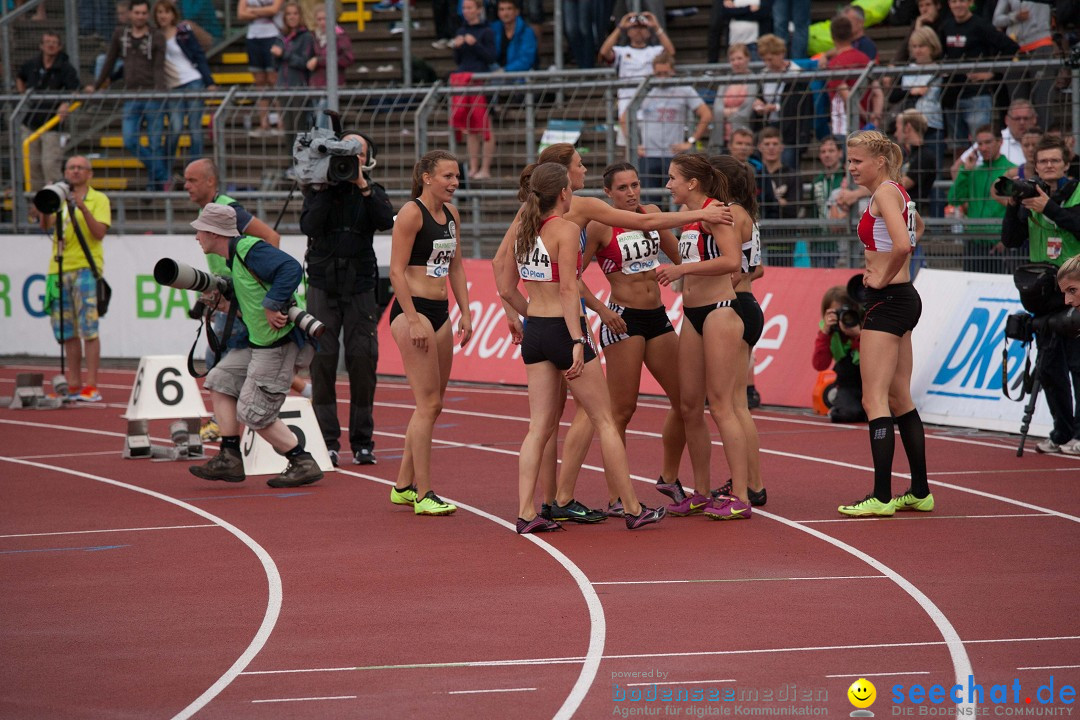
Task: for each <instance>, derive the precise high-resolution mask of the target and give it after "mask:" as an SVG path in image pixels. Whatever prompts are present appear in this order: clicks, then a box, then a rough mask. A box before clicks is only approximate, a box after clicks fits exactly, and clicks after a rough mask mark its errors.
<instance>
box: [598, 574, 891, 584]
mask: <svg viewBox="0 0 1080 720" xmlns="http://www.w3.org/2000/svg"><path fill="white" fill-rule="evenodd" d="M883 578H885V575H829V576H823V577H760V578H723V579H716V580H606V581H603V582H600V581H598V582H594V583H593V585H677V584H681V583H689V584H692V583H743V582H776V581H791V580H881V579H883Z"/></svg>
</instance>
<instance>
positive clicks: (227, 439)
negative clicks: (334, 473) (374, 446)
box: [188, 203, 323, 488]
mask: <svg viewBox="0 0 1080 720" xmlns="http://www.w3.org/2000/svg"><path fill="white" fill-rule="evenodd" d="M191 226H192V227H193V228H195V229H196V230H197V231H198V232H197V234H196V235H195V237H196V239H197V240H198V241H199V245H200V246H201V247H202V250H203V252H204V253H206V254H207V255H209V254H215V255H220V256H222V257H223V258H225V262H226V264H227V265H228V266H229V267H230V268H231V269H232V281H233V294H234V295H235V297H234V298H233V299H232V302H235V303H237V304H238V306H239V309H240V312H241V313H243V315H244V322H245V324H246V325H247V328H248V333H249V343H250V346H251V347H250V348H248V349H237V350H233V351H232V352H230V353H229V354H227V355H226V356H225V357H224V358H222V359H221V361H220V362H219V363H218V364H216V365H215V366H214V367H213V369H212V370H211V371H210V373H209V374H208V375H207V376H206V383H205V384H204V387H205V388H206V389H207V390H209V391H210V399H211V401H212V402H213V405H214V417H216V418H217V422H218V425H219V426H220V427H221V451H220V452H219V453H218V454H217V455H215V456H214V457H213V458H211V459H210V461H209V462H207V463H205V464H203V465H193V466H191V467H189V468H188V470H190V471H191V474H192V475H194V476H196V477H200V478H202V479H204V480H224V481H225V482H243V481H244V480H245V479H246V475H245V474H244V460H243V457H242V456H241V454H240V424H241V423H243V424H244V425H246V426H247V427H249V428H251V429H252V430H253V431H254V432H256V433H257V434H258V435H259V436H260V437H262V438H263V439H264V440H266V441H267V442H268V443H270V445H272V446H273V448H274V450H276V451H277V452H278V453H280V454H281V455H284V456H285V457H286V458H287V459H288V461H289V465H288V467H286V468H285V470H284V472H282V473H281V474H280V475H278V476H277V477H274V478H271V479H270V480H268V481H267V483H266V484H267V485H269V486H270V487H274V488H283V487H298V486H300V485H307V484H308V483H313V482H315V481H316V480H320V479H322V476H323V474H322V471H321V470H320V469H319V465H318V463H317V462H316V461H315V458H313V457H312V456H311V454H310V453H308V452H306V451H305V450H304V445H303V443H302V442H301V441H300V440H299V439H298V438H297V437H296V435H294V434H293V431H292V430H290V429H289V427H288V426H287V425H285V423H283V422H282V421H281V420H280V419H279V418H278V411H279V410H281V405H282V403H284V402H285V395H286V393H288V392H289V386H290V384H291V383H292V379H293V374H294V372H295V371H296V369H297V367H299V366H301V365H302V364H303V362H302V361H300V358H301V357H302V356H307V357H310V354H309V353H308V352H303V353H302V352H301V348H303V347H304V345H305V342H306V339H305V337H304V335H303V333H302V332H301V331H300V329H299V328H298V327H296V326H295V325H293V323H291V322H290V321H289V317H288V315H286V313H287V312H288V310H289V308H290V306H291V305H292V304H293V293H294V292H295V291H296V288H297V286H299V285H300V281H301V280H302V279H303V274H304V273H303V268H301V267H300V263H298V262H297V261H296V260H294V259H293V258H292V257H291V256H289V255H288V254H286V253H284V252H282V251H281V250H278V249H277V248H275V247H273V246H272V245H270V244H268V243H266V242H264V241H262V240H259V239H258V238H253V237H238V236H239V232H238V231H237V229H236V211H235V210H234V209H233V208H231V207H229V206H227V205H218V204H216V203H211V204H209V205H207V206H206V207H205V208H203V211H202V214H201V215H200V216H199V218H198V219H197V220H195V222H193V223H191Z"/></svg>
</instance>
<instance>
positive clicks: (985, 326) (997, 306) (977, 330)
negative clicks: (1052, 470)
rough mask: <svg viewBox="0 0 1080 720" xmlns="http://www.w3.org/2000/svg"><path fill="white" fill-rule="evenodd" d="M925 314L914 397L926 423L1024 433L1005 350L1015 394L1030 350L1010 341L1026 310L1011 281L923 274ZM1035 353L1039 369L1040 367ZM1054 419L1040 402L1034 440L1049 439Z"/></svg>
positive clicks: (915, 342) (918, 282) (918, 334)
mask: <svg viewBox="0 0 1080 720" xmlns="http://www.w3.org/2000/svg"><path fill="white" fill-rule="evenodd" d="M915 287H916V288H917V289H918V291H919V295H920V296H922V302H923V313H922V318H921V319H920V320H919V325H918V327H916V328H915V332H914V333H913V334H912V350H913V354H914V372H913V374H912V381H911V392H912V397H914V399H915V404H916V405H917V406H918V408H919V414H920V415H921V416H922V418H923V420H925V421H927V422H932V423H938V424H941V425H958V426H961V427H973V428H980V429H983V430H1000V431H1004V432H1019V430H1020V423H1021V421H1022V419H1023V415H1024V406H1025V405H1026V404H1027V400H1026V398H1025V401H1024V402H1022V403H1017V402H1013V401H1011V400H1008V399H1007V398H1006V397H1005V396H1004V395H1003V394H1002V392H1001V386H1002V366H1003V363H1002V351H1003V350H1005V351H1006V352H1007V357H1008V383H1009V394H1010V395H1012V396H1013V397H1016V396H1017V395H1018V394H1019V389H1016V390H1015V391H1014V390H1013V385H1014V383H1016V381H1017V379H1018V378H1019V377H1020V375H1021V373H1023V370H1024V348H1023V347H1022V345H1021V343H1020V342H1018V341H1016V340H1009V341H1006V340H1005V318H1007V317H1008V316H1009V315H1011V314H1012V313H1016V312H1022V311H1023V309H1024V308H1023V307H1022V306H1021V305H1020V299H1019V297H1018V295H1017V293H1016V287H1015V286H1014V285H1013V280H1012V276H1011V275H988V274H984V273H964V272H954V271H948V270H923V271H921V272H920V273H919V275H918V277H917V278H916V279H915ZM1034 354H1035V353H1034V351H1033V352H1032V364H1034ZM1051 426H1052V421H1051V419H1050V413H1049V411H1048V410H1047V409H1046V401H1045V399H1043V398H1040V400H1039V402H1038V404H1037V405H1036V409H1035V415H1034V417H1033V419H1032V422H1031V429H1030V434H1031V435H1033V436H1038V437H1046V436H1047V435H1049V433H1050V428H1051Z"/></svg>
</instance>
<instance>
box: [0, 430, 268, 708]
mask: <svg viewBox="0 0 1080 720" xmlns="http://www.w3.org/2000/svg"><path fill="white" fill-rule="evenodd" d="M0 422H4V421H0ZM15 424H18V423H15ZM0 461H2V462H9V463H15V464H18V465H26V466H28V467H34V468H38V469H39V470H47V471H51V472H57V473H62V474H64V475H74V476H75V477H81V478H86V479H87V480H94V481H96V482H100V483H104V484H106V485H113V486H115V487H118V488H122V489H124V490H131V491H133V492H137V493H142V494H143V495H149V496H150V497H152V498H156V499H158V500H163V501H164V502H167V503H170V504H172V505H176V506H177V507H179V508H182V509H184V510H187V511H188V512H192V513H195V514H196V515H198V516H200V517H203V518H206V519H207V520H209V521H210V522H212V523H214V524H215V525H219V526H220V527H222V528H224V529H225V530H228V531H229V532H230V533H232V535H233V536H235V537H236V538H237V539H238V540H239V541H240V542H242V543H244V545H246V546H247V547H248V548H249V549H250V550H251V551H252V552H253V553H255V556H256V557H257V558H259V562H260V563H261V564H262V568H263V572H264V573H265V574H266V584H267V598H266V611H265V612H264V613H263V619H262V623H261V624H260V625H259V629H258V630H257V631H256V632H255V636H254V637H253V638H252V639H251V642H250V643H249V644H248V646H247V648H246V649H245V650H244V652H243V653H242V654H241V655H240V657H238V658H237V659H236V661H235V662H234V663H233V664H232V665H231V666H230V667H229V668H228V669H227V670H226V671H225V673H224V674H223V675H222V676H221V677H219V678H218V679H217V681H216V682H214V684H213V685H211V686H210V687H208V688H207V689H206V690H205V691H204V692H203V693H202V694H201V695H199V697H197V698H195V699H194V700H192V701H191V703H190V704H188V706H187V707H185V708H184V709H182V710H181V711H180V712H178V713H177V714H176V715H174V716H173V718H174V720H186V719H187V718H190V717H191V716H192V715H194V714H195V713H197V712H199V710H201V709H202V708H204V707H206V705H207V703H209V702H210V701H211V700H213V699H214V698H215V697H217V696H218V695H219V694H220V693H221V691H222V690H224V689H225V688H226V687H228V686H229V683H231V682H232V681H233V680H235V679H236V677H237V676H238V675H239V674H240V673H241V672H243V670H244V668H246V667H247V666H248V665H249V664H251V661H252V660H254V659H255V656H256V655H258V654H259V651H260V650H262V648H263V646H264V645H266V641H267V639H269V637H270V633H271V632H273V630H274V625H275V624H276V623H277V619H278V614H279V613H280V612H281V575H280V574H279V573H278V569H277V565H275V564H274V559H273V558H272V557H270V553H268V552H266V550H265V549H264V548H263V546H262V545H260V544H259V543H257V542H255V540H254V539H253V538H252V537H251V536H250V535H248V534H247V533H245V532H244V531H243V530H241V529H240V528H238V527H236V526H235V525H233V524H232V523H229V522H226V521H225V520H222V519H221V518H219V517H218V516H217V515H214V514H212V513H209V512H207V511H206V510H203V509H202V508H200V507H196V506H194V505H191V504H188V503H186V502H184V501H183V500H177V499H176V498H171V497H169V496H168V495H163V494H161V493H159V492H155V491H153V490H147V489H146V488H141V487H138V486H137V485H129V484H128V483H125V482H120V481H119V480H112V479H110V478H105V477H101V476H99V475H91V474H89V473H84V472H79V471H78V470H69V469H67V468H62V467H54V466H52V465H45V464H43V463H36V462H30V461H28V460H16V459H14V458H6V457H3V456H0Z"/></svg>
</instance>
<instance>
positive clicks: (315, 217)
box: [298, 135, 394, 465]
mask: <svg viewBox="0 0 1080 720" xmlns="http://www.w3.org/2000/svg"><path fill="white" fill-rule="evenodd" d="M351 141H355V142H356V143H358V144H359V148H358V150H357V152H356V155H355V156H348V155H341V156H338V157H335V158H334V160H335V161H338V163H337V164H336V165H335V166H334V167H333V168H330V167H329V165H327V170H326V172H325V173H324V172H322V171H313V173H312V174H311V175H313V176H314V177H313V179H315V180H319V181H321V182H319V183H318V184H311V185H305V186H304V189H303V192H304V208H303V210H302V211H301V213H300V230H301V232H303V233H304V234H305V235H307V236H308V249H307V256H306V260H307V272H308V290H307V306H308V310H310V311H311V314H312V315H315V316H316V317H318V318H319V319H320V320H322V321H323V322H324V323H325V324H326V327H327V332H326V333H325V335H323V337H322V338H321V339H320V342H319V348H318V351H317V352H316V353H315V358H314V359H313V360H312V362H311V389H312V406H313V408H314V410H315V417H316V418H317V419H318V421H319V429H320V430H321V431H322V435H323V440H325V441H326V448H327V450H329V451H330V459H331V460H333V462H334V465H337V464H338V453H339V452H340V450H341V441H340V439H339V438H340V435H341V424H340V422H339V421H338V411H337V393H336V392H335V382H336V381H337V367H338V349H339V341H338V336H339V335H340V334H341V331H342V330H344V333H345V334H344V341H345V370H346V371H347V372H348V375H349V446H350V450H351V451H352V456H353V457H352V460H353V464H355V465H374V464H375V441H374V439H373V438H372V435H373V433H374V431H375V423H374V420H373V417H372V413H373V410H374V407H375V368H376V365H377V364H378V360H379V339H378V331H377V325H378V322H379V313H378V309H377V305H376V301H375V286H376V284H377V283H378V280H379V267H378V262H377V260H376V257H375V247H374V244H373V243H374V236H375V233H376V232H377V231H380V230H389V229H390V228H392V227H393V226H394V207H393V205H391V203H390V198H389V197H387V195H386V190H384V189H383V186H382V185H379V184H378V183H375V182H372V181H371V178H370V176H369V174H368V173H370V172H371V170H372V169H373V168H374V167H375V149H374V147H372V144H371V142H370V141H369V140H368V139H366V138H364V137H362V136H360V135H345V136H344V137H342V139H341V141H340V143H339V144H344V143H348V142H351ZM301 142H302V141H301ZM314 142H318V141H317V140H315V141H314ZM298 162H299V161H298ZM308 176H310V175H304V174H303V173H298V177H308ZM324 183H326V184H324Z"/></svg>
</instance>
